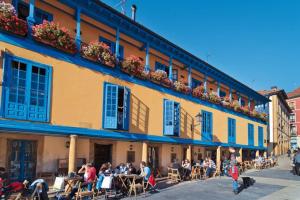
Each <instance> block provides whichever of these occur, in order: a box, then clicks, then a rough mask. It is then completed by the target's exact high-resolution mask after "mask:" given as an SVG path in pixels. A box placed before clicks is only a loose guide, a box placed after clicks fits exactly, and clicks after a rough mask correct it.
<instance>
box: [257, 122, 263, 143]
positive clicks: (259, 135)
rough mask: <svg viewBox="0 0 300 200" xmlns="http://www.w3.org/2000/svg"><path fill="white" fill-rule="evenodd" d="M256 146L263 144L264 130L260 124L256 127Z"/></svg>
mask: <svg viewBox="0 0 300 200" xmlns="http://www.w3.org/2000/svg"><path fill="white" fill-rule="evenodd" d="M258 146H260V147H263V146H264V132H263V128H262V127H261V126H259V127H258Z"/></svg>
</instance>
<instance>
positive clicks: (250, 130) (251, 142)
mask: <svg viewBox="0 0 300 200" xmlns="http://www.w3.org/2000/svg"><path fill="white" fill-rule="evenodd" d="M248 144H249V145H250V146H254V128H253V124H248Z"/></svg>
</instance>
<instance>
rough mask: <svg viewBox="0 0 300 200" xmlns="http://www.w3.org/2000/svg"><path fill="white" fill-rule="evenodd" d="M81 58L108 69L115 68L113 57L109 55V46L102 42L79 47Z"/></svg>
mask: <svg viewBox="0 0 300 200" xmlns="http://www.w3.org/2000/svg"><path fill="white" fill-rule="evenodd" d="M81 55H82V57H84V58H86V59H88V60H91V61H93V62H98V63H101V64H103V65H106V66H108V67H115V66H116V59H115V56H114V55H113V54H112V53H111V51H110V48H109V46H107V45H106V44H105V43H103V42H91V43H89V44H82V45H81Z"/></svg>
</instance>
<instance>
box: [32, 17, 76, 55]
mask: <svg viewBox="0 0 300 200" xmlns="http://www.w3.org/2000/svg"><path fill="white" fill-rule="evenodd" d="M32 36H33V38H34V39H35V40H36V41H37V42H40V43H43V44H46V45H49V46H52V47H54V48H56V49H59V50H61V51H64V52H67V53H71V54H75V53H76V52H77V49H76V44H75V41H74V39H72V38H71V36H70V34H69V31H68V30H67V29H66V28H60V27H59V25H58V24H56V23H54V22H48V21H46V20H44V21H43V23H42V24H39V25H35V26H33V27H32Z"/></svg>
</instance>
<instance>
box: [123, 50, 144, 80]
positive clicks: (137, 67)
mask: <svg viewBox="0 0 300 200" xmlns="http://www.w3.org/2000/svg"><path fill="white" fill-rule="evenodd" d="M121 69H122V71H123V72H125V73H128V74H130V75H134V76H139V77H142V76H143V75H142V74H144V75H146V73H145V72H144V66H143V61H142V59H141V58H139V57H137V56H135V55H130V56H129V57H127V58H125V60H124V61H123V62H122V65H121ZM147 76H148V75H147Z"/></svg>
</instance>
